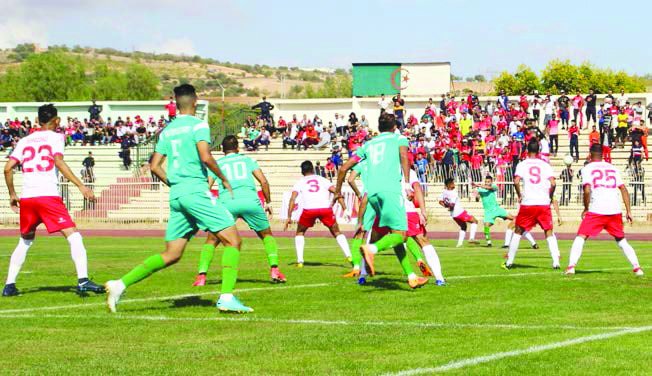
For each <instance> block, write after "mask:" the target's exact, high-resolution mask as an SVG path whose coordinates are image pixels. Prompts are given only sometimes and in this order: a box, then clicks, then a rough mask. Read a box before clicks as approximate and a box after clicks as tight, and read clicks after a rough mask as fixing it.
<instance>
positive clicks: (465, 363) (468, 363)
mask: <svg viewBox="0 0 652 376" xmlns="http://www.w3.org/2000/svg"><path fill="white" fill-rule="evenodd" d="M650 330H652V326H642V327H638V328H629V329H623V330H620V331H617V332H612V333H602V334H595V335H590V336H585V337H579V338H574V339H569V340H566V341H561V342H553V343H549V344H546V345H537V346H532V347H528V348H525V349H521V350H513V351H506V352H499V353H495V354H490V355H485V356H478V357H475V358H468V359H462V360H457V361H454V362H450V363H447V364H444V365H441V366H439V367H433V368H415V369H410V370H405V371H400V372H396V373H388V374H385V375H386V376H412V375H421V374H424V373H437V372H447V371H452V370H458V369H461V368H465V367H472V366H475V365H478V364H483V363H488V362H492V361H494V360H499V359H504V358H512V357H516V356H521V355H528V354H534V353H540V352H544V351H548V350H554V349H558V348H562V347H568V346H573V345H579V344H582V343H587V342H594V341H602V340H605V339H609V338H614V337H621V336H624V335H628V334H635V333H642V332H647V331H650Z"/></svg>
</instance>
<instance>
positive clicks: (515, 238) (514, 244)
mask: <svg viewBox="0 0 652 376" xmlns="http://www.w3.org/2000/svg"><path fill="white" fill-rule="evenodd" d="M520 242H521V235H519V234H517V233H514V235H512V240H511V241H510V242H509V252H508V253H507V262H505V264H507V265H512V264H513V263H514V258H515V257H516V251H518V245H519V243H520Z"/></svg>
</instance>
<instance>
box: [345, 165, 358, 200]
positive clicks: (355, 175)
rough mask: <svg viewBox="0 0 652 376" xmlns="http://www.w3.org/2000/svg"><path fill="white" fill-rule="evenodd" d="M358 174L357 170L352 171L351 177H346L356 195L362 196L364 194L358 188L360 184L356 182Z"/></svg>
mask: <svg viewBox="0 0 652 376" xmlns="http://www.w3.org/2000/svg"><path fill="white" fill-rule="evenodd" d="M357 176H358V173H357V172H355V171H351V173H350V174H349V177H348V178H347V179H346V182H347V183H349V186H350V187H351V189H353V193H355V195H356V196H357V197H358V198H362V194H361V193H360V190H359V189H358V185H357V184H356V182H355V178H356V177H357Z"/></svg>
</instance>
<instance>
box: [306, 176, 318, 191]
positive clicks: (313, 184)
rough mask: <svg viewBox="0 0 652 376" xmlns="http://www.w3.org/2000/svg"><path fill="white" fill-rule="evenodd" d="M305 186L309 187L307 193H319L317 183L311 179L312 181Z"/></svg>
mask: <svg viewBox="0 0 652 376" xmlns="http://www.w3.org/2000/svg"><path fill="white" fill-rule="evenodd" d="M306 184H308V187H310V188H309V189H308V192H311V193H315V192H319V181H317V180H315V179H312V180H308V181H307V182H306Z"/></svg>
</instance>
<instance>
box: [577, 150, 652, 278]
mask: <svg viewBox="0 0 652 376" xmlns="http://www.w3.org/2000/svg"><path fill="white" fill-rule="evenodd" d="M582 185H583V186H584V199H583V201H584V212H582V224H580V228H579V229H578V230H577V237H576V238H575V241H574V242H573V246H572V247H571V252H570V260H569V262H568V268H566V272H565V274H568V275H572V274H575V266H576V265H577V262H578V261H579V259H580V256H582V248H583V247H584V242H585V241H586V239H587V238H588V237H591V236H596V235H598V234H599V233H600V232H601V231H602V230H605V231H607V232H608V233H609V235H611V236H613V237H614V239H615V240H616V243H617V244H618V247H620V249H622V251H623V253H624V254H625V257H627V260H628V261H629V262H630V263H631V264H632V267H633V268H634V269H633V272H634V274H635V275H637V276H642V275H643V269H641V266H640V265H639V263H638V257H636V252H635V251H634V248H632V246H631V245H630V244H629V243H628V242H627V239H625V231H624V229H623V217H622V207H621V205H620V201H621V197H622V201H623V202H624V203H625V218H626V219H627V221H628V222H629V223H632V212H631V206H630V203H629V192H627V188H626V187H625V184H624V183H623V180H622V178H621V176H620V171H618V170H617V169H616V167H614V166H613V165H612V164H611V163H607V162H604V161H603V160H602V145H600V144H593V145H591V163H589V164H587V165H586V166H584V167H583V168H582Z"/></svg>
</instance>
